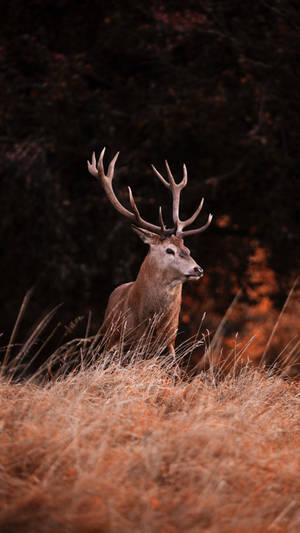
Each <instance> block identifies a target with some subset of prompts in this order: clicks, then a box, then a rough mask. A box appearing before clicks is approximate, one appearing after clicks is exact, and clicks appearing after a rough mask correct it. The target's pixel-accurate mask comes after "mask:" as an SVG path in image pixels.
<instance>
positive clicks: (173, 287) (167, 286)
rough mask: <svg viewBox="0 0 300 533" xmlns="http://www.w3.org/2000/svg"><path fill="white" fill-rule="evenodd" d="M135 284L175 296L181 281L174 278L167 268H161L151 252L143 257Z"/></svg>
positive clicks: (153, 291) (180, 286) (179, 288)
mask: <svg viewBox="0 0 300 533" xmlns="http://www.w3.org/2000/svg"><path fill="white" fill-rule="evenodd" d="M135 284H136V285H138V286H143V288H144V290H147V289H149V290H151V292H152V293H155V292H160V293H162V292H166V293H169V294H170V295H171V294H174V296H177V295H178V293H181V290H182V281H181V280H179V279H174V275H173V274H172V273H171V272H169V271H168V270H162V269H161V268H160V267H159V265H157V263H156V262H155V261H154V260H153V259H152V258H151V254H150V253H148V255H147V256H146V257H145V259H144V261H143V263H142V265H141V268H140V270H139V273H138V276H137V279H136V282H135Z"/></svg>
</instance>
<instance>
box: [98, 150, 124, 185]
mask: <svg viewBox="0 0 300 533" xmlns="http://www.w3.org/2000/svg"><path fill="white" fill-rule="evenodd" d="M102 151H103V150H102ZM119 153H120V152H117V153H116V155H115V156H114V158H113V159H112V160H111V162H110V163H109V165H108V170H107V177H108V178H109V179H111V180H112V179H113V177H114V171H115V164H116V161H117V159H118V157H119Z"/></svg>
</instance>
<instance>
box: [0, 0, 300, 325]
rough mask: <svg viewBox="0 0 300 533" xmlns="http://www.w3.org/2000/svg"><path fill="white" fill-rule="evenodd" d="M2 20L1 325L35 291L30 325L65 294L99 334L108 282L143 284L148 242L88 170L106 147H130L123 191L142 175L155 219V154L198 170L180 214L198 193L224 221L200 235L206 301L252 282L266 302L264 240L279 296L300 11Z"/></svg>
mask: <svg viewBox="0 0 300 533" xmlns="http://www.w3.org/2000/svg"><path fill="white" fill-rule="evenodd" d="M2 17H3V20H5V22H6V23H5V26H4V28H3V31H2V36H1V43H0V82H1V87H2V91H1V95H0V125H1V136H0V152H1V167H0V172H1V186H0V187H1V223H0V231H1V240H2V242H3V243H5V256H4V257H2V261H1V267H2V272H1V283H2V287H1V294H2V299H3V303H2V307H1V308H2V317H1V318H2V325H1V329H2V330H6V331H9V328H10V326H11V324H12V323H13V321H14V319H15V310H16V309H17V307H18V305H19V302H20V301H21V299H22V297H23V295H24V294H25V292H26V291H27V290H28V288H29V287H31V286H34V287H35V297H34V298H33V301H32V302H33V303H32V307H31V310H32V315H31V317H30V318H31V319H32V317H36V316H39V314H40V311H41V309H43V310H44V309H46V308H48V307H49V306H51V305H56V304H57V303H58V302H62V301H63V302H64V303H65V306H64V308H63V309H62V310H61V317H62V321H63V322H64V323H67V322H68V321H70V320H72V319H74V316H81V315H83V314H86V313H87V310H88V309H90V308H92V309H93V310H95V311H96V313H95V314H94V316H97V320H95V324H94V326H95V327H96V326H98V324H99V322H100V321H101V320H100V317H101V314H102V313H103V309H104V306H105V302H106V298H107V296H108V293H109V292H110V290H111V288H112V286H114V285H116V284H118V283H121V282H124V281H128V280H130V279H133V278H134V276H135V274H136V271H137V268H138V265H139V263H140V261H141V257H142V254H143V253H144V250H143V249H142V247H140V248H137V246H136V240H135V239H136V238H135V237H134V236H130V235H129V231H128V228H127V226H126V224H124V223H123V222H122V221H120V220H119V217H118V215H117V214H116V213H114V212H113V209H111V208H110V207H109V206H108V204H107V201H106V199H105V197H104V195H103V193H102V191H101V190H100V187H99V185H98V184H97V183H96V182H95V183H94V182H93V181H92V180H91V178H90V177H89V175H88V174H87V171H86V166H85V161H86V159H87V158H88V157H89V156H90V154H91V152H92V150H95V149H96V150H98V149H99V148H100V147H102V146H103V145H107V146H108V147H109V148H110V153H111V154H112V153H113V152H114V151H115V150H118V149H120V150H121V151H122V153H121V156H120V162H119V164H118V178H119V180H118V188H119V191H120V195H121V198H122V199H123V200H124V199H125V196H126V188H125V185H127V184H128V183H129V182H130V184H132V186H133V188H134V190H135V191H136V195H137V199H138V201H139V203H143V206H142V210H143V213H145V216H147V217H149V218H151V219H152V220H154V219H155V218H156V217H157V210H156V208H154V206H155V205H157V203H158V202H161V203H163V204H165V203H166V201H167V200H166V197H165V196H163V193H162V192H161V190H160V187H159V185H158V184H157V183H155V182H154V180H153V179H152V177H151V171H150V169H149V163H150V162H152V161H153V162H154V163H155V164H156V165H158V166H160V165H161V163H162V161H163V159H164V158H165V157H168V159H169V161H170V163H171V164H172V168H173V169H174V173H176V172H180V168H181V164H182V162H183V161H185V162H186V163H187V164H188V169H189V173H190V176H191V178H190V192H189V194H188V193H187V195H186V197H185V199H184V201H185V211H186V213H183V214H187V213H188V212H190V211H189V210H192V209H193V208H194V203H195V200H196V197H197V198H198V197H201V196H202V195H205V197H206V200H207V204H208V205H209V211H211V212H213V213H214V214H215V223H214V226H213V227H211V229H210V230H209V232H207V233H206V234H203V235H201V236H199V238H195V239H192V240H191V246H192V249H193V255H194V256H195V258H197V259H198V260H199V263H200V264H201V265H202V266H203V267H204V269H205V271H206V273H207V284H208V286H207V287H206V289H207V291H206V289H205V291H204V292H202V293H201V288H199V291H197V293H199V294H198V298H199V301H201V299H202V298H203V296H204V295H205V296H207V294H208V298H209V299H214V301H215V302H216V306H217V308H218V312H219V314H220V315H221V316H222V314H223V312H224V310H225V309H226V308H227V306H228V304H229V302H230V300H231V299H232V297H233V295H234V294H235V293H236V291H237V287H238V288H239V287H241V286H243V287H244V288H245V289H246V290H245V297H246V298H247V299H248V301H250V303H254V304H255V305H259V304H260V295H259V294H256V295H255V298H254V301H253V299H252V300H251V298H249V288H250V289H251V287H252V288H253V284H252V281H251V280H250V278H249V276H248V275H247V272H248V265H249V258H250V257H252V256H253V255H255V253H256V250H257V249H261V248H263V249H264V250H265V254H266V257H267V261H268V268H271V270H272V271H273V272H275V277H276V284H277V291H276V292H274V293H273V292H272V291H271V293H272V294H271V295H272V299H273V301H274V302H275V304H276V305H280V304H281V303H282V299H283V295H284V294H286V292H287V290H288V288H289V287H290V286H291V278H292V277H293V276H294V274H295V271H296V269H297V262H298V250H299V244H298V241H297V238H298V237H299V231H298V230H299V228H298V223H299V209H300V206H299V199H297V191H299V168H300V167H299V144H300V142H299V141H300V139H299V127H298V122H297V115H298V112H299V90H298V79H299V61H298V59H299V58H298V55H299V54H298V51H299V25H298V9H297V6H295V4H294V3H293V2H288V1H287V0H280V1H277V0H270V1H269V2H262V1H260V2H257V3H255V4H254V3H253V2H252V3H250V2H243V3H240V2H237V1H236V0H229V1H226V2H212V1H211V0H205V1H202V2H195V1H194V0H188V1H186V2H185V3H184V6H183V5H182V2H178V1H175V0H172V1H171V2H168V3H167V4H163V3H161V2H158V1H156V0H150V2H149V1H147V3H146V2H144V1H143V0H141V1H140V2H139V3H138V5H133V4H132V3H130V2H127V1H125V2H121V3H117V2H111V1H110V2H106V1H104V2H101V3H99V2H94V1H93V0H88V1H85V2H76V3H74V2H70V0H60V1H56V2H49V1H46V2H45V1H43V2H41V1H40V0H31V1H29V2H26V3H24V2H20V0H12V1H11V2H9V3H7V4H6V5H5V6H3V7H2ZM175 169H176V172H175ZM116 242H121V243H122V245H120V246H119V245H117V246H116ZM254 288H255V284H254ZM188 294H189V295H190V297H193V298H194V296H195V291H192V289H191V290H190V291H188ZM205 310H206V306H205V305H204V306H203V308H202V311H201V314H202V312H203V311H205ZM185 313H186V314H187V313H188V309H186V310H185ZM220 315H219V316H220ZM198 318H199V317H198ZM198 323H199V319H198ZM213 326H214V327H215V322H214V323H213ZM26 327H28V323H27V324H25V328H26Z"/></svg>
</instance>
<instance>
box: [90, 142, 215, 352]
mask: <svg viewBox="0 0 300 533" xmlns="http://www.w3.org/2000/svg"><path fill="white" fill-rule="evenodd" d="M103 156H104V150H103V151H102V153H101V156H100V159H99V162H98V166H97V167H96V159H95V155H94V154H93V159H92V164H90V163H89V162H88V168H89V171H90V173H91V174H93V175H94V176H95V177H97V178H100V180H101V182H102V185H103V187H104V189H105V191H106V193H107V195H108V197H109V199H110V201H111V203H112V204H113V205H114V207H115V208H116V209H117V210H118V211H119V212H121V213H122V214H123V215H125V216H126V217H127V218H129V219H130V220H131V221H132V222H134V223H135V225H134V226H132V228H133V230H134V231H135V232H136V233H137V234H138V235H139V237H140V238H141V239H142V240H143V241H144V242H145V243H146V244H148V245H149V247H150V248H149V252H148V254H147V256H146V257H145V259H144V261H143V263H142V265H141V267H140V270H139V273H138V276H137V278H136V280H135V281H134V282H130V283H125V284H123V285H120V286H119V287H117V288H116V289H115V290H114V291H113V292H112V293H111V295H110V297H109V301H108V305H107V308H106V311H105V317H104V322H103V326H102V331H103V333H104V334H106V333H109V334H108V335H107V337H108V344H107V347H108V348H110V347H111V346H113V345H115V344H117V343H118V342H119V340H120V338H121V336H122V334H125V336H126V335H127V334H128V333H129V339H127V340H130V341H131V342H134V341H135V340H138V339H139V338H140V337H141V336H142V335H143V333H145V332H147V331H148V330H149V326H151V325H152V324H153V323H154V321H155V327H154V328H153V334H154V335H155V336H156V337H159V338H161V339H162V340H163V339H164V340H165V342H166V344H167V346H168V349H169V352H170V353H172V354H173V355H174V354H175V350H174V345H175V340H176V335H177V329H178V320H179V313H180V308H181V298H182V284H183V283H184V282H185V281H187V280H190V279H193V280H197V279H200V278H201V277H202V276H203V270H202V268H201V267H200V266H199V265H197V263H196V262H195V261H194V259H193V258H192V257H191V255H190V251H189V249H188V248H186V247H185V246H184V243H183V238H182V237H183V235H184V234H185V235H187V234H194V233H198V232H201V231H204V230H205V229H206V228H207V227H208V225H209V224H210V222H211V219H212V216H211V215H210V216H209V218H208V222H207V223H206V224H205V225H204V226H202V227H201V228H198V229H195V230H188V231H183V228H184V227H186V226H187V225H189V224H191V223H192V222H193V221H194V220H195V218H196V217H197V215H198V214H199V212H200V210H201V208H202V205H203V200H202V201H201V203H200V205H199V207H198V209H197V210H196V212H195V213H194V215H193V216H192V217H190V218H189V219H188V220H186V221H181V220H180V218H179V201H180V192H181V190H182V188H183V187H184V186H185V185H186V182H187V174H186V168H185V166H184V178H183V180H182V181H181V182H180V183H179V184H176V183H175V181H174V178H173V176H172V174H171V172H170V169H169V166H168V164H167V163H166V166H167V171H168V178H169V181H167V180H165V179H164V178H163V177H162V176H161V175H160V174H159V172H158V171H157V170H156V169H155V168H154V167H153V169H154V172H155V173H156V175H157V176H158V177H159V179H160V180H161V181H162V182H163V183H164V185H165V186H166V187H168V188H169V189H170V190H171V193H172V196H173V221H174V228H170V229H168V228H166V226H165V224H164V221H163V218H162V212H161V208H160V210H159V220H160V226H155V225H154V224H151V223H149V222H146V221H145V220H143V219H142V217H141V215H140V213H139V211H138V208H137V206H136V204H135V201H134V199H133V196H132V192H131V189H130V188H129V199H130V204H131V207H132V211H128V210H127V209H126V208H125V207H123V206H122V205H121V204H120V203H119V201H118V199H117V198H116V196H115V194H114V192H113V189H112V179H113V173H114V165H115V161H116V159H117V156H118V154H116V156H115V157H114V159H113V160H112V161H111V163H110V165H109V168H108V174H107V176H106V175H105V174H104V167H103ZM124 328H125V331H124Z"/></svg>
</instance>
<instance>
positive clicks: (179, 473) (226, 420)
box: [0, 354, 300, 533]
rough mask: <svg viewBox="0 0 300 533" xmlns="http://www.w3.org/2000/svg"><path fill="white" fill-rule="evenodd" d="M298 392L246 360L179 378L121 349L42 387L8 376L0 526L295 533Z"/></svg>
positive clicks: (3, 389)
mask: <svg viewBox="0 0 300 533" xmlns="http://www.w3.org/2000/svg"><path fill="white" fill-rule="evenodd" d="M108 362H109V364H108ZM49 378H50V376H49ZM297 396H299V387H298V385H296V384H289V383H287V382H284V381H282V380H281V379H280V378H279V377H274V376H272V375H271V374H269V375H268V374H267V373H266V372H264V371H259V370H253V369H251V368H249V367H245V368H244V369H243V370H241V371H240V372H239V373H238V375H236V376H234V375H233V374H231V375H228V376H227V378H225V379H224V380H222V381H220V380H219V379H218V374H216V373H214V372H211V373H208V374H206V375H205V374H200V375H198V376H197V377H195V378H193V380H182V379H180V378H179V377H178V375H177V374H174V370H173V369H172V367H171V366H170V365H166V364H163V362H162V361H161V360H159V359H158V358H152V359H150V360H148V361H145V360H144V361H143V360H141V359H139V358H136V357H135V358H133V359H132V361H131V363H129V364H127V365H126V366H124V365H122V364H121V361H120V359H119V358H118V357H115V358H113V357H112V354H110V355H109V354H107V356H106V358H105V357H104V359H103V358H102V360H100V361H98V362H97V363H96V364H93V365H92V366H90V367H87V366H86V365H85V362H84V360H83V362H82V364H81V366H80V368H79V369H78V370H77V372H73V373H71V374H70V373H62V374H59V375H58V376H57V378H56V379H54V378H52V379H49V380H48V383H44V384H43V385H41V383H40V382H39V381H38V380H37V378H35V379H34V378H31V379H29V380H27V381H21V380H19V381H11V380H9V379H7V378H6V377H5V375H3V376H2V377H1V382H0V403H1V432H2V437H1V439H0V454H1V465H2V466H1V471H0V487H1V489H0V502H1V510H0V529H1V531H3V533H14V532H18V531H23V532H24V533H26V532H28V533H29V532H32V531H36V532H37V533H39V532H44V533H46V532H50V531H51V532H52V531H54V530H55V531H57V532H59V531H61V532H65V531H66V530H67V531H70V532H72V533H76V532H78V533H79V532H82V531H85V532H86V533H92V532H95V531H119V532H127V531H128V532H129V531H130V532H132V531H152V532H153V533H155V532H156V531H157V532H161V531H164V532H166V533H167V532H172V533H173V532H174V533H175V532H177V531H178V532H179V531H187V532H194V533H196V532H198V531H199V529H205V530H207V531H209V532H210V531H211V532H215V531H220V530H222V531H223V532H224V533H226V532H232V531H239V532H248V531H250V530H253V531H256V532H258V533H259V532H261V533H263V532H264V531H266V530H270V531H278V532H279V531H282V532H283V531H286V532H289V533H294V532H296V531H298V530H299V521H300V515H299V506H298V505H297V501H298V494H299V490H300V486H299V475H298V468H297V466H298V457H299V453H298V451H299V450H297V445H298V443H299V426H298V425H297V416H298V413H297Z"/></svg>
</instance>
